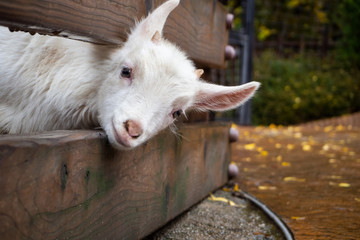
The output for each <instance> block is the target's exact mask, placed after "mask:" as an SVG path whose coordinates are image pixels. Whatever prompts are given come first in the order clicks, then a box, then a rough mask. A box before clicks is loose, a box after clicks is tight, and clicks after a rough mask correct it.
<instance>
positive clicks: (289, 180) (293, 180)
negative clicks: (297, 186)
mask: <svg viewBox="0 0 360 240" xmlns="http://www.w3.org/2000/svg"><path fill="white" fill-rule="evenodd" d="M284 181H285V182H306V179H305V178H297V177H284Z"/></svg>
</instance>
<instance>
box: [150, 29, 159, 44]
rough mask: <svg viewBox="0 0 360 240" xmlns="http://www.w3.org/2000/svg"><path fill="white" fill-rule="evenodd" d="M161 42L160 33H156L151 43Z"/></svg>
mask: <svg viewBox="0 0 360 240" xmlns="http://www.w3.org/2000/svg"><path fill="white" fill-rule="evenodd" d="M160 40H161V35H160V33H159V31H156V32H155V34H154V36H153V37H152V38H151V41H153V42H154V43H159V42H160Z"/></svg>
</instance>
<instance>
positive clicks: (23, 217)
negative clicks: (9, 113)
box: [0, 123, 230, 239]
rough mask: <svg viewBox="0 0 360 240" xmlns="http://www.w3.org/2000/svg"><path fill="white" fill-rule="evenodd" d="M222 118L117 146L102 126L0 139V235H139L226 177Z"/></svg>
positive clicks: (225, 127) (226, 146)
mask: <svg viewBox="0 0 360 240" xmlns="http://www.w3.org/2000/svg"><path fill="white" fill-rule="evenodd" d="M228 129H229V126H228V125H227V124H219V123H216V124H201V125H198V124H193V125H185V126H184V127H182V128H181V129H180V130H179V136H175V135H174V134H172V133H171V132H169V131H164V132H163V133H161V134H160V135H158V136H157V137H155V138H154V139H152V140H151V141H150V142H148V143H147V144H145V145H143V146H141V147H139V148H137V149H136V150H133V151H126V152H120V151H117V150H114V149H113V148H112V147H111V146H110V145H109V144H108V143H107V139H106V136H105V134H104V132H102V131H90V130H89V131H86V130H84V131H55V132H48V133H43V134H38V135H32V136H31V135H30V136H2V137H1V138H0V176H1V180H0V236H1V239H139V238H141V237H144V236H146V235H147V234H149V233H151V232H152V231H154V230H156V229H157V228H159V227H161V226H162V225H164V224H165V223H166V222H167V221H169V220H171V219H172V218H174V217H175V216H177V215H178V214H180V213H181V212H183V211H184V210H186V209H187V208H189V207H190V206H192V205H193V204H194V203H196V202H198V201H200V200H201V199H202V198H204V197H205V196H206V195H207V194H208V193H209V192H210V191H212V190H214V189H216V188H218V187H220V186H222V185H223V184H224V183H225V182H226V181H227V166H228V163H229V159H230V155H229V140H228V139H229V134H228Z"/></svg>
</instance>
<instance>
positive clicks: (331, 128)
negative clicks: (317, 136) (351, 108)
mask: <svg viewBox="0 0 360 240" xmlns="http://www.w3.org/2000/svg"><path fill="white" fill-rule="evenodd" d="M332 130H333V126H327V127H324V132H326V133H327V132H330V131H332Z"/></svg>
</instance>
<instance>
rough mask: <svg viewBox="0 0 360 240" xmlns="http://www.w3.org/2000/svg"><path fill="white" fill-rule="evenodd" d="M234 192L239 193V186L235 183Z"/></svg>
mask: <svg viewBox="0 0 360 240" xmlns="http://www.w3.org/2000/svg"><path fill="white" fill-rule="evenodd" d="M234 191H236V192H238V191H239V185H238V184H237V183H236V184H235V186H234Z"/></svg>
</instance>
